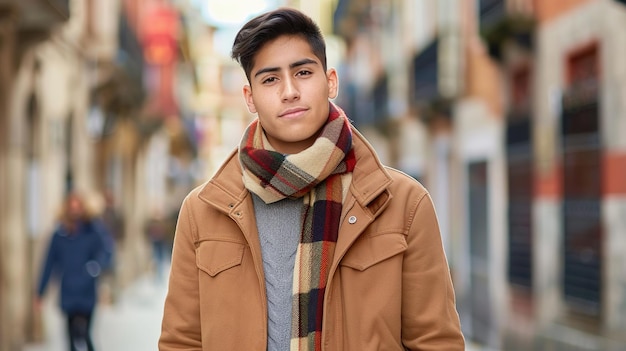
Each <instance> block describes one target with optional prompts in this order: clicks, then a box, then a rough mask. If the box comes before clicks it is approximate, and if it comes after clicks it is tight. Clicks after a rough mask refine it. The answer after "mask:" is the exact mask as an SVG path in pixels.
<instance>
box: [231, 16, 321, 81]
mask: <svg viewBox="0 0 626 351" xmlns="http://www.w3.org/2000/svg"><path fill="white" fill-rule="evenodd" d="M282 35H299V36H302V37H303V38H304V39H305V40H306V41H307V42H308V43H309V45H310V46H311V50H312V51H313V53H314V54H315V56H317V58H319V59H320V61H321V62H322V65H323V67H324V71H325V70H326V43H325V42H324V37H323V36H322V32H321V31H320V28H319V27H318V26H317V24H316V23H315V22H314V21H313V20H312V19H311V18H310V17H309V16H307V15H305V14H304V13H302V12H300V11H298V10H296V9H292V8H279V9H277V10H274V11H270V12H267V13H264V14H261V15H259V16H257V17H255V18H253V19H251V20H250V21H248V23H246V24H245V25H244V26H243V27H242V28H241V29H240V30H239V32H238V33H237V35H236V36H235V41H234V43H233V49H232V52H231V57H232V58H233V59H234V60H236V61H237V62H239V63H240V64H241V67H242V68H243V70H244V72H245V73H246V77H247V78H248V81H250V71H252V66H254V57H255V55H256V54H257V52H258V51H259V50H260V49H261V48H262V47H263V46H264V45H265V44H267V43H268V42H270V41H272V40H274V39H276V38H278V37H280V36H282Z"/></svg>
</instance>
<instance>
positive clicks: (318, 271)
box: [239, 103, 356, 351]
mask: <svg viewBox="0 0 626 351" xmlns="http://www.w3.org/2000/svg"><path fill="white" fill-rule="evenodd" d="M239 151H240V152H239V158H240V162H241V164H242V167H243V179H244V184H245V186H246V188H247V189H248V190H249V191H251V192H253V193H255V194H256V195H258V196H259V197H260V198H261V199H262V200H263V201H264V202H265V203H268V204H269V203H273V202H276V201H279V200H282V199H285V198H303V201H304V209H303V211H302V233H301V235H300V244H299V245H298V248H297V251H296V262H295V267H294V273H293V289H292V291H293V299H292V322H291V350H292V351H293V350H311V351H313V350H315V351H317V350H321V345H322V314H323V308H324V291H325V289H326V282H327V280H328V271H329V269H330V265H331V262H332V258H333V253H334V250H335V244H336V242H337V234H338V231H339V219H340V217H341V209H342V203H343V199H344V198H345V193H346V192H347V189H348V186H349V184H350V180H351V179H352V178H351V176H352V173H351V172H352V170H353V169H354V165H355V164H356V159H355V157H354V151H353V149H352V132H351V130H350V124H349V121H348V119H347V118H346V116H345V114H344V113H343V111H342V110H341V109H340V108H339V107H337V106H335V105H334V104H332V103H330V113H329V116H328V120H327V121H326V124H325V125H324V126H323V127H322V130H321V133H320V135H319V136H318V137H317V139H316V141H315V142H314V144H313V145H312V146H311V147H309V148H307V149H306V150H303V151H301V152H300V153H297V154H292V155H283V154H281V153H280V152H276V151H275V150H273V149H272V148H271V146H270V145H269V142H268V141H267V139H266V137H265V134H264V133H263V131H262V129H261V128H259V122H258V119H256V120H254V121H253V122H252V123H251V124H250V125H249V126H248V128H247V129H246V131H245V133H244V135H243V139H242V141H241V145H240V147H239Z"/></svg>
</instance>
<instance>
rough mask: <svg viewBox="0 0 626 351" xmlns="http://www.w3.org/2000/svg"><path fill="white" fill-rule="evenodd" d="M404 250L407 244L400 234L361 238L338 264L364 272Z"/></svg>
mask: <svg viewBox="0 0 626 351" xmlns="http://www.w3.org/2000/svg"><path fill="white" fill-rule="evenodd" d="M406 249H407V243H406V240H405V237H404V235H402V234H381V235H376V236H369V237H363V238H361V239H359V240H357V242H355V243H354V245H352V247H351V248H350V249H348V252H347V253H346V255H345V256H344V257H343V259H342V260H341V263H340V264H341V265H342V266H346V267H350V268H354V269H357V270H359V271H364V270H366V269H368V268H369V267H371V266H373V265H375V264H377V263H379V262H382V261H384V260H386V259H388V258H390V257H393V256H395V255H397V254H400V253H402V252H404V251H406Z"/></svg>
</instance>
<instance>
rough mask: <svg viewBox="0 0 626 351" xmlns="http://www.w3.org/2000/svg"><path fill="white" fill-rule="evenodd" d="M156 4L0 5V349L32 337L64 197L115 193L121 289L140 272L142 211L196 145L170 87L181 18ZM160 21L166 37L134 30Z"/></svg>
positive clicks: (121, 0)
mask: <svg viewBox="0 0 626 351" xmlns="http://www.w3.org/2000/svg"><path fill="white" fill-rule="evenodd" d="M159 3H161V1H156V0H155V1H152V2H149V1H138V0H88V1H83V0H34V1H19V0H2V1H0V36H1V40H0V75H1V77H2V80H1V82H2V83H1V84H0V89H1V90H2V94H0V109H1V110H2V113H1V114H0V169H1V170H2V171H1V172H0V196H1V197H2V199H3V200H2V201H0V350H21V347H22V346H23V345H24V343H25V342H27V341H32V340H36V339H38V338H41V337H42V330H41V327H42V325H41V324H40V316H37V315H36V314H35V312H36V311H33V309H32V298H33V296H34V295H33V294H34V288H35V283H36V281H37V279H38V277H39V273H40V272H39V269H40V262H41V259H42V255H43V253H44V249H45V247H46V245H47V243H48V240H49V235H50V233H51V232H52V230H53V227H54V225H55V221H56V219H57V215H58V212H59V210H60V206H61V204H62V202H63V199H64V197H65V195H66V194H67V193H68V192H71V191H78V192H81V193H83V194H85V195H86V196H87V197H88V201H89V205H90V206H92V207H93V210H96V211H97V210H101V209H102V208H101V207H102V205H103V204H102V202H103V199H102V196H103V195H104V194H111V195H112V196H113V199H114V207H115V210H116V211H118V212H119V214H120V216H121V217H122V218H124V219H125V220H124V221H123V223H124V226H123V230H122V232H123V233H115V234H116V236H119V237H120V238H123V240H120V242H119V243H118V244H119V246H118V247H117V250H116V255H115V259H116V265H117V268H118V269H117V272H116V275H117V282H118V284H119V285H120V286H124V285H125V284H127V283H129V282H130V281H131V280H133V279H135V278H136V277H137V276H138V275H140V274H143V273H144V272H145V271H146V270H147V269H148V268H149V264H150V252H149V247H148V242H147V239H146V237H145V234H144V223H145V220H146V219H147V218H148V216H149V215H150V211H151V209H152V208H153V207H154V206H155V204H159V206H160V207H167V202H168V201H169V197H168V195H169V194H170V193H174V192H177V191H178V192H180V191H179V190H177V189H178V188H177V186H178V187H181V186H184V187H186V189H189V184H183V182H178V183H177V182H176V181H175V176H173V175H172V174H171V173H168V168H167V166H165V167H164V166H163V165H169V164H171V163H176V162H177V161H179V160H181V159H185V158H187V157H188V154H190V153H193V149H194V145H193V140H190V139H189V135H191V133H189V132H188V130H187V129H185V128H182V127H181V125H182V124H183V122H182V119H180V118H179V117H180V116H179V111H180V110H181V109H180V107H179V106H178V105H177V101H176V96H175V94H174V87H175V81H174V79H173V77H174V73H175V72H176V70H175V68H176V67H178V66H179V61H177V60H176V56H175V54H176V53H178V52H179V50H180V42H179V36H178V35H179V33H178V31H177V28H176V26H177V25H178V19H179V13H178V9H176V8H174V7H171V6H170V7H167V10H169V11H168V12H167V13H166V14H165V15H164V16H161V15H162V14H163V13H157V14H156V15H155V13H154V12H153V11H152V10H154V8H158V6H157V4H159ZM168 3H169V2H168ZM166 5H167V4H166V3H164V6H166ZM157 12H158V11H157ZM161 20H162V21H163V23H164V24H168V23H169V24H171V25H172V27H164V28H165V32H164V33H163V32H162V33H154V32H152V33H146V31H145V29H144V28H142V27H141V26H142V23H146V22H145V21H154V22H153V23H155V24H159V23H160V22H159V21H161ZM142 21H143V22H142ZM168 21H169V22H168ZM162 28H163V27H162ZM164 48H165V49H164ZM168 49H169V51H167V50H168ZM168 53H169V54H172V56H170V59H168V58H167V57H164V56H163V55H167V54H168ZM146 57H147V59H146ZM174 183H175V184H174ZM181 184H182V185H181ZM174 206H175V205H174ZM52 296H54V294H52Z"/></svg>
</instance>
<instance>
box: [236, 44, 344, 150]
mask: <svg viewBox="0 0 626 351" xmlns="http://www.w3.org/2000/svg"><path fill="white" fill-rule="evenodd" d="M243 93H244V97H245V99H246V104H247V105H248V109H249V110H250V112H252V113H257V114H258V116H259V121H260V124H261V126H262V127H263V130H264V131H265V135H266V136H267V139H268V140H269V142H270V143H271V144H272V146H273V147H274V148H275V149H276V151H278V152H281V153H284V154H294V153H298V152H300V151H302V150H304V149H306V148H308V147H309V146H311V145H313V143H314V142H315V139H316V138H317V134H318V132H319V130H320V129H321V127H322V126H323V125H324V123H325V122H326V120H327V119H328V109H329V106H328V99H329V98H331V99H332V98H335V97H336V96H337V72H335V70H334V69H330V70H328V72H324V67H323V65H322V62H321V61H320V60H319V58H317V56H315V54H314V53H313V51H312V50H311V47H310V46H309V44H308V42H307V41H306V40H305V39H304V38H302V37H300V36H291V35H289V36H287V35H284V36H280V37H278V38H276V39H274V40H273V41H270V42H268V43H267V44H265V45H264V46H263V47H262V48H261V50H259V52H257V54H256V56H255V57H254V66H253V67H252V70H251V72H250V85H246V86H245V87H244V88H243Z"/></svg>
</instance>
